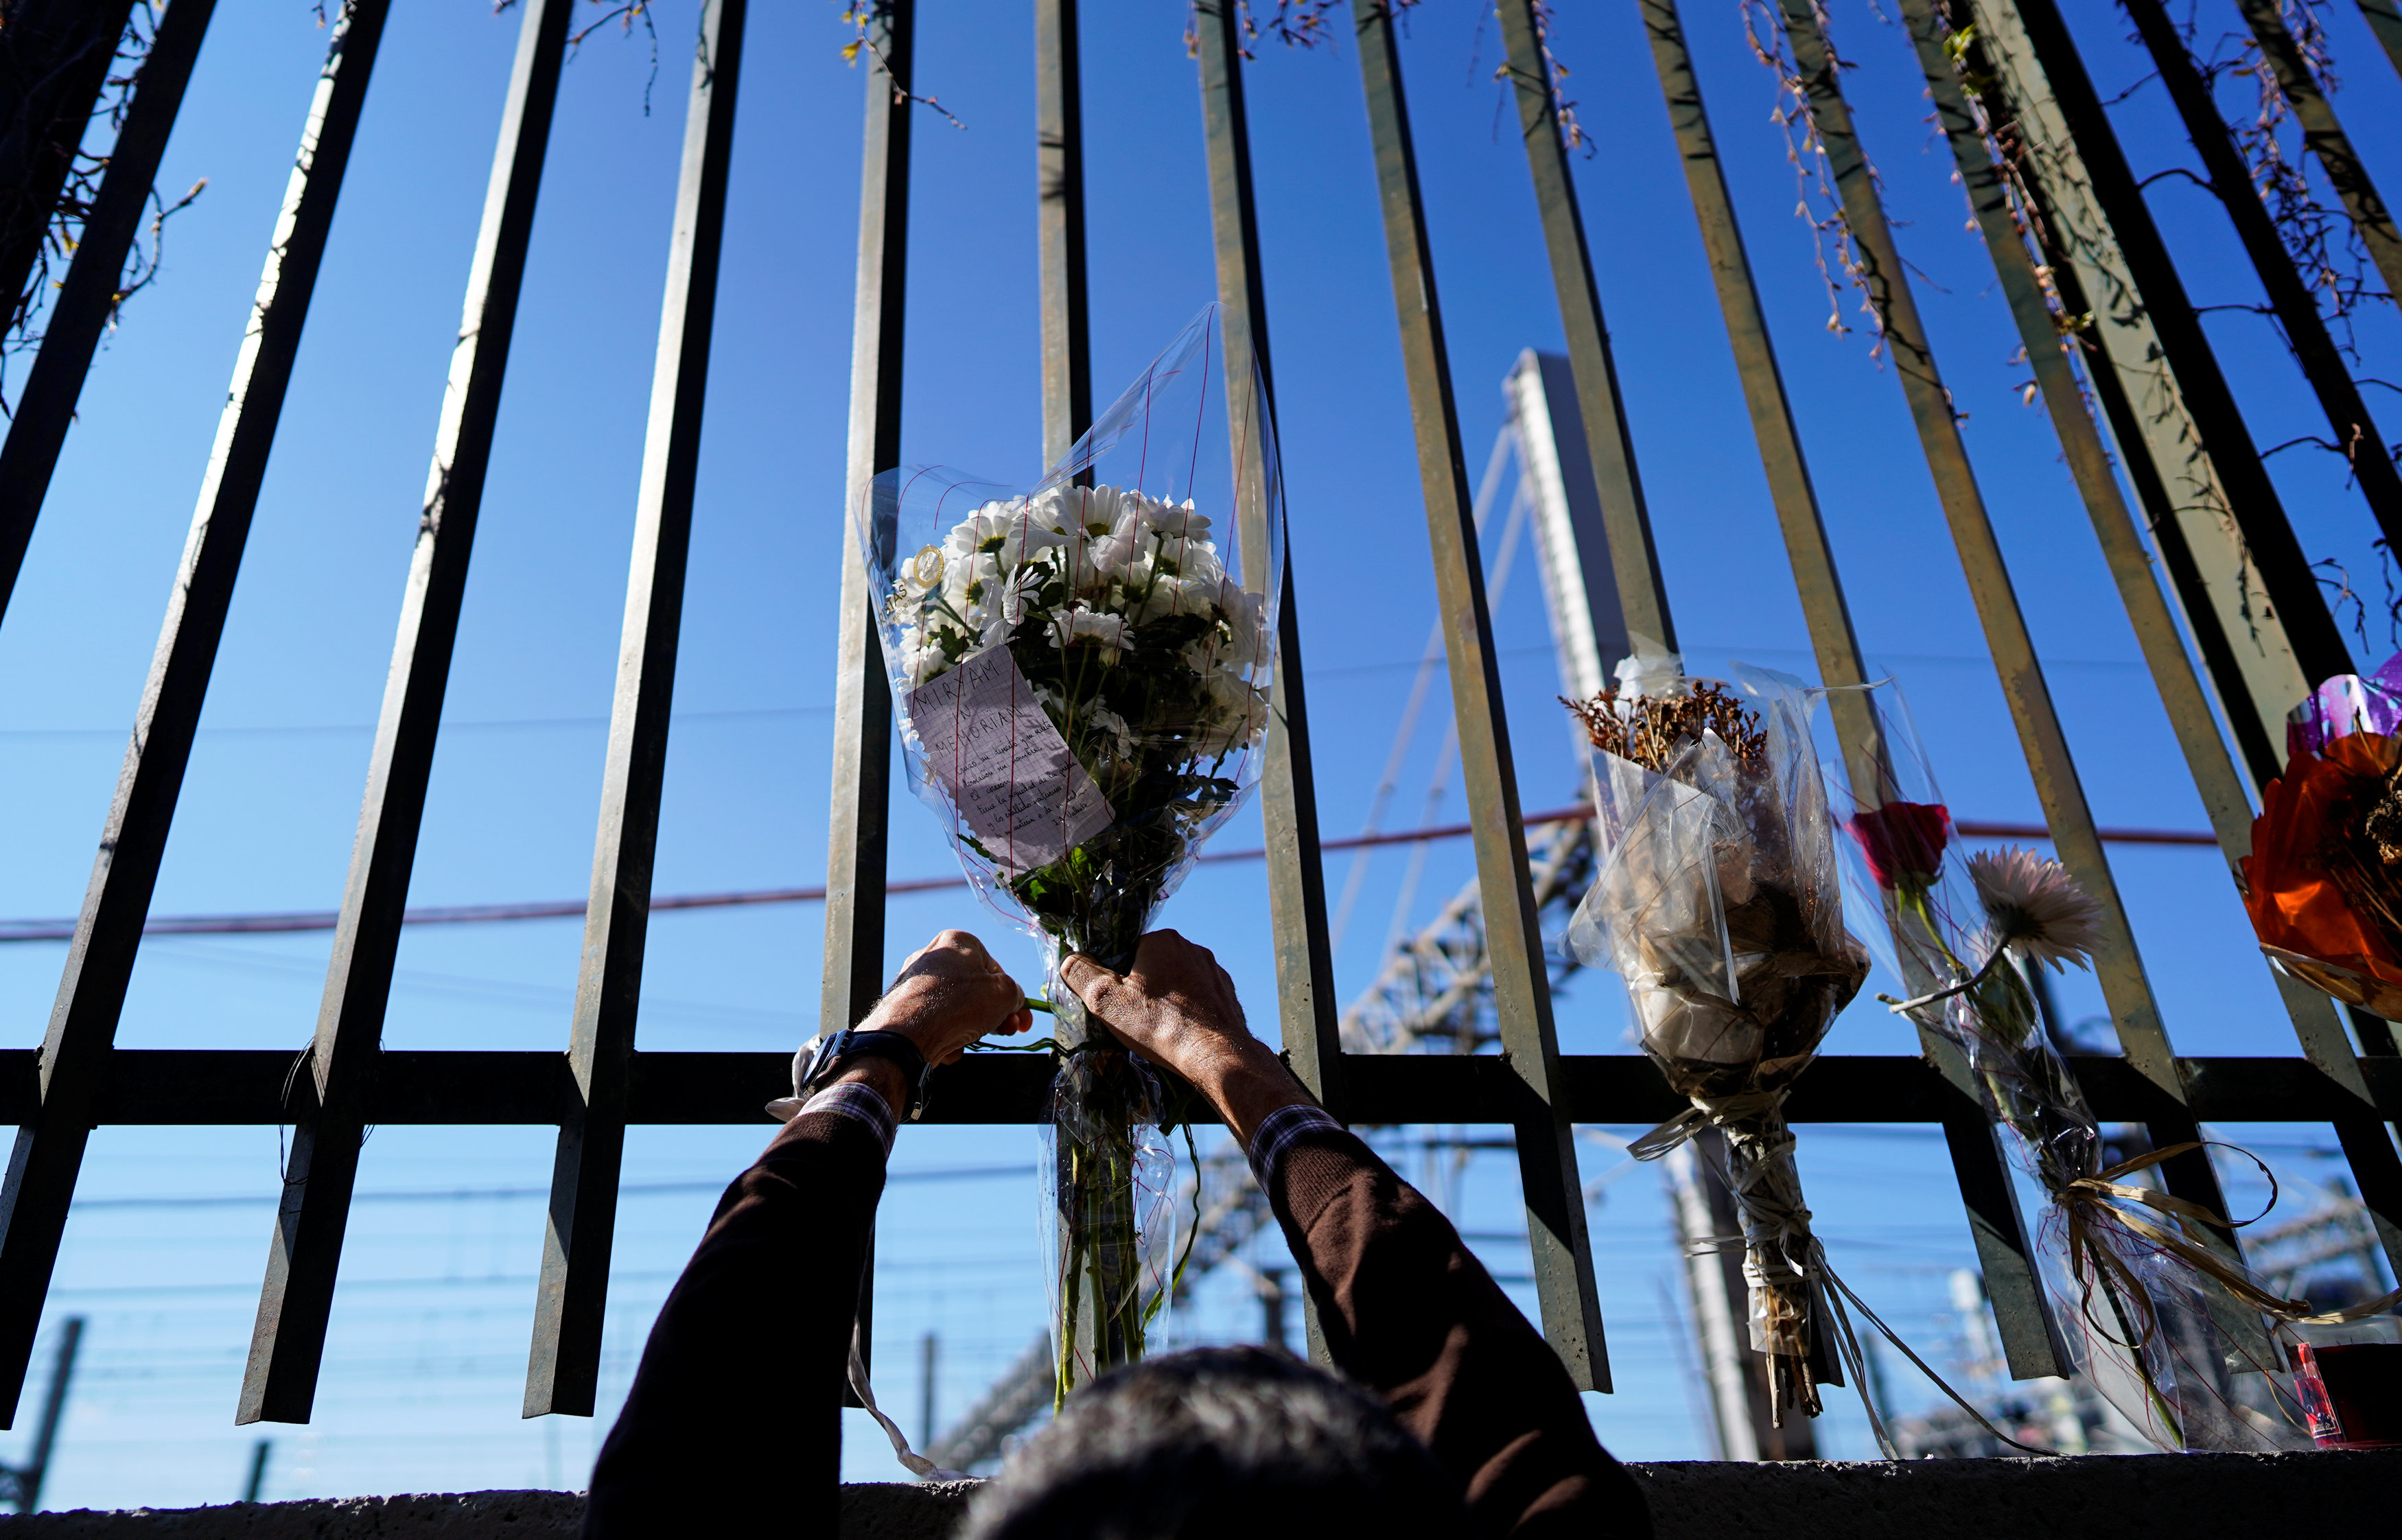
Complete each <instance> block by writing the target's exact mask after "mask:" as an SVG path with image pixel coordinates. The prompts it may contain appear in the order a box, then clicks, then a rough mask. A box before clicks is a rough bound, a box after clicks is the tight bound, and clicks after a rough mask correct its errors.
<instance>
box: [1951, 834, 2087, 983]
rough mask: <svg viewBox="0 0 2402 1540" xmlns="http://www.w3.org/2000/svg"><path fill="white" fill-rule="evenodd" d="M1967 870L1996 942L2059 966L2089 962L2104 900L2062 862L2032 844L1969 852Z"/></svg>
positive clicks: (2026, 956)
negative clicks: (2045, 855)
mask: <svg viewBox="0 0 2402 1540" xmlns="http://www.w3.org/2000/svg"><path fill="white" fill-rule="evenodd" d="M1968 875H1969V876H1970V877H1971V878H1972V879H1974V880H1975V882H1976V884H1977V897H1978V898H1979V899H1980V900H1981V901H1983V903H1984V906H1985V920H1986V924H1987V925H1988V926H1989V927H1990V928H1992V931H1993V935H1994V939H1995V942H1996V943H1997V944H1998V945H2001V946H2007V947H2009V948H2011V949H2012V950H2014V951H2016V952H2017V953H2018V954H2019V956H2022V957H2025V958H2027V959H2029V960H2031V961H2034V962H2048V963H2050V964H2051V966H2052V968H2053V969H2055V970H2057V969H2059V968H2060V966H2061V965H2062V964H2063V963H2075V964H2076V965H2077V966H2078V967H2079V968H2084V967H2086V966H2087V960H2086V959H2087V955H2088V954H2089V953H2091V952H2092V950H2093V949H2094V948H2095V947H2097V946H2100V945H2101V944H2102V906H2101V905H2100V904H2099V903H2097V902H2095V901H2093V899H2092V898H2091V896H2090V895H2089V894H2088V893H2087V892H2086V891H2085V889H2083V888H2081V887H2078V886H2077V880H2076V879H2075V878H2074V877H2071V876H2070V875H2069V874H2068V868H2067V867H2065V866H2063V865H2062V864H2061V863H2060V862H2058V861H2056V860H2050V859H2044V858H2042V857H2039V856H2037V855H2036V854H2035V853H2034V852H2033V851H2029V850H2004V851H2000V852H1998V853H1988V852H1980V853H1978V854H1977V855H1974V856H1971V857H1969V858H1968Z"/></svg>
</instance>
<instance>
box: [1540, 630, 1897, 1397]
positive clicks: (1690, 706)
mask: <svg viewBox="0 0 2402 1540" xmlns="http://www.w3.org/2000/svg"><path fill="white" fill-rule="evenodd" d="M1619 677H1620V680H1621V684H1620V686H1619V687H1617V688H1614V689H1610V690H1605V691H1603V692H1602V693H1601V694H1599V695H1597V696H1595V697H1594V698H1593V699H1591V700H1588V701H1582V702H1567V703H1565V704H1567V706H1568V707H1569V708H1570V709H1571V710H1572V711H1574V712H1575V713H1576V715H1577V717H1578V719H1579V720H1580V721H1581V722H1582V723H1583V725H1584V728H1585V733H1586V736H1587V738H1588V739H1589V741H1590V742H1591V744H1592V747H1593V756H1592V760H1593V775H1594V809H1595V813H1596V816H1597V817H1596V826H1597V827H1596V835H1597V844H1598V851H1597V858H1598V869H1597V872H1596V874H1595V876H1594V882H1593V886H1592V887H1591V888H1589V889H1588V890H1587V892H1586V894H1585V897H1584V900H1583V901H1582V902H1581V903H1580V904H1579V905H1578V908H1577V914H1576V916H1575V919H1574V920H1573V921H1572V922H1571V924H1570V927H1569V931H1568V944H1569V946H1570V947H1571V949H1573V950H1574V951H1575V953H1576V955H1577V956H1579V957H1581V958H1582V959H1583V960H1584V961H1586V962H1588V963H1592V964H1594V965H1596V966H1599V967H1604V968H1608V969H1613V970H1615V971H1616V972H1618V973H1619V974H1620V975H1621V976H1622V977H1623V978H1624V979H1625V981H1626V984H1627V989H1628V992H1629V995H1630V996H1631V997H1632V1000H1633V1005H1634V1012H1635V1018H1636V1028H1637V1030H1638V1032H1639V1033H1640V1036H1641V1041H1642V1045H1643V1050H1644V1052H1646V1053H1648V1054H1649V1055H1650V1057H1651V1059H1652V1062H1654V1063H1655V1064H1657V1065H1659V1066H1660V1068H1661V1070H1662V1072H1663V1074H1665V1075H1666V1077H1667V1079H1668V1083H1669V1084H1670V1085H1671V1086H1672V1087H1674V1088H1675V1089H1676V1091H1677V1093H1680V1094H1682V1095H1684V1096H1685V1097H1687V1098H1688V1099H1690V1100H1691V1103H1692V1107H1691V1109H1690V1110H1688V1111H1687V1112H1685V1113H1683V1114H1681V1115H1680V1116H1678V1117H1677V1119H1675V1120H1672V1121H1670V1122H1668V1123H1665V1124H1663V1125H1662V1126H1661V1127H1660V1128H1658V1129H1655V1130H1653V1131H1652V1132H1651V1133H1650V1134H1647V1135H1645V1137H1644V1138H1642V1139H1641V1140H1638V1141H1637V1142H1636V1145H1635V1147H1634V1153H1635V1154H1636V1156H1637V1157H1638V1158H1641V1159H1653V1158H1656V1157H1658V1156H1660V1155H1663V1154H1665V1153H1667V1151H1668V1150H1670V1149H1672V1148H1675V1147H1676V1146H1677V1144H1679V1143H1681V1142H1683V1141H1684V1140H1685V1139H1687V1138H1690V1137H1691V1135H1692V1134H1695V1133H1697V1132H1699V1131H1700V1130H1702V1129H1703V1128H1705V1127H1717V1128H1719V1129H1720V1130H1722V1131H1723V1133H1724V1134H1725V1137H1726V1147H1727V1163H1728V1169H1727V1170H1726V1171H1724V1172H1722V1173H1720V1175H1721V1176H1723V1177H1724V1178H1725V1179H1726V1180H1727V1183H1728V1186H1729V1188H1730V1189H1731V1190H1732V1193H1733V1195H1734V1199H1735V1203H1736V1207H1737V1210H1738V1212H1739V1214H1740V1215H1741V1217H1742V1222H1743V1229H1744V1235H1743V1242H1744V1262H1743V1271H1744V1278H1745V1281H1746V1284H1747V1285H1748V1286H1749V1294H1750V1318H1751V1342H1752V1346H1753V1347H1754V1348H1755V1349H1757V1350H1758V1351H1760V1352H1761V1353H1763V1354H1767V1360H1768V1367H1769V1387H1770V1397H1771V1409H1772V1414H1773V1416H1774V1420H1775V1421H1776V1422H1777V1423H1778V1424H1779V1425H1781V1424H1782V1423H1783V1421H1784V1417H1785V1414H1786V1413H1787V1412H1788V1410H1791V1409H1800V1410H1802V1412H1804V1413H1806V1414H1808V1415H1810V1416H1814V1417H1815V1416H1816V1415H1817V1413H1818V1411H1819V1400H1818V1394H1817V1389H1816V1386H1817V1384H1818V1383H1820V1382H1834V1383H1840V1382H1841V1378H1840V1375H1839V1374H1838V1372H1837V1371H1836V1369H1835V1368H1834V1365H1833V1362H1832V1357H1833V1355H1832V1354H1828V1353H1825V1352H1823V1351H1820V1344H1819V1342H1818V1341H1817V1327H1816V1322H1817V1321H1818V1318H1819V1316H1820V1315H1821V1313H1822V1295H1823V1277H1822V1268H1823V1263H1822V1262H1821V1260H1820V1258H1819V1254H1818V1246H1817V1243H1816V1241H1815V1239H1814V1238H1813V1236H1812V1235H1811V1232H1810V1211H1809V1208H1808V1206H1807V1205H1806V1204H1805V1203H1803V1201H1802V1180H1801V1175H1800V1173H1799V1171H1798V1170H1797V1169H1796V1167H1795V1165H1794V1162H1793V1135H1792V1133H1791V1131H1790V1130H1789V1129H1788V1127H1787V1126H1786V1123H1785V1119H1784V1114H1783V1110H1782V1109H1783V1106H1784V1101H1785V1097H1786V1093H1788V1091H1789V1090H1790V1088H1791V1087H1792V1084H1793V1082H1794V1080H1795V1079H1797V1078H1798V1077H1799V1076H1800V1075H1801V1073H1802V1070H1803V1069H1804V1068H1806V1067H1807V1066H1809V1064H1810V1062H1811V1060H1812V1059H1813V1058H1814V1057H1815V1055H1816V1052H1817V1048H1818V1044H1819V1042H1820V1040H1821V1039H1822V1038H1825V1036H1826V1033H1827V1029H1828V1027H1829V1025H1830V1024H1832V1023H1833V1021H1834V1018H1835V1014H1836V1012H1838V1011H1841V1010H1842V1009H1843V1006H1844V1005H1845V1004H1847V1003H1849V1001H1850V1000H1851V998H1852V997H1853V996H1854V995H1855V994H1857V992H1858V990H1859V986H1860V983H1861V981H1862V980H1863V979H1864V978H1865V977H1866V976H1867V973H1868V967H1869V962H1868V956H1867V954H1866V953H1865V952H1863V951H1862V950H1861V949H1860V947H1859V945H1858V944H1857V942H1854V941H1853V940H1852V939H1851V938H1850V937H1849V936H1848V935H1846V934H1845V933H1844V930H1843V901H1842V896H1841V889H1840V879H1839V877H1838V873H1837V868H1836V861H1835V855H1834V849H1833V845H1834V839H1833V833H1832V826H1831V824H1830V822H1829V818H1828V814H1827V805H1826V800H1825V793H1824V788H1823V785H1822V783H1821V782H1820V779H1819V776H1818V772H1817V768H1816V766H1815V763H1813V757H1812V753H1811V747H1810V736H1809V729H1808V710H1809V695H1808V692H1807V691H1806V690H1805V689H1804V688H1803V687H1802V685H1801V684H1800V683H1799V681H1788V680H1784V679H1782V678H1781V677H1778V676H1772V675H1766V674H1760V675H1758V676H1756V677H1754V678H1752V679H1748V680H1746V691H1747V692H1748V693H1749V694H1751V695H1752V696H1753V698H1754V700H1755V701H1757V703H1758V704H1757V705H1753V704H1747V703H1746V702H1745V701H1744V700H1742V699H1740V698H1738V697H1737V696H1736V695H1735V694H1733V693H1732V691H1730V690H1729V689H1728V688H1727V687H1726V686H1725V685H1723V684H1720V683H1718V682H1716V681H1707V680H1690V679H1687V678H1685V677H1684V676H1683V674H1682V673H1681V671H1680V670H1679V669H1678V668H1677V665H1676V663H1675V661H1674V660H1673V659H1671V658H1667V657H1664V656H1663V655H1658V654H1650V655H1639V656H1638V657H1637V658H1636V659H1630V660H1628V662H1627V663H1625V664H1622V665H1621V666H1620V667H1619Z"/></svg>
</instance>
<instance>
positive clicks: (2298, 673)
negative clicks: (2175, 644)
mask: <svg viewBox="0 0 2402 1540" xmlns="http://www.w3.org/2000/svg"><path fill="white" fill-rule="evenodd" d="M1972 3H1973V5H1974V7H1975V13H1976V17H1977V31H1978V34H1979V39H1980V42H1981V47H1982V48H1985V49H1986V50H1987V52H1988V57H1990V58H1991V59H1992V60H1993V62H1995V66H1996V72H1995V89H1999V90H2000V91H2001V92H2003V93H2004V94H2005V96H2006V97H2007V99H2008V103H2009V108H2010V111H2011V114H2012V117H2013V118H2014V119H2015V121H2016V123H2017V125H2018V130H2017V135H2016V137H2017V146H2016V147H2015V148H2014V153H2015V154H2017V155H2019V156H2021V157H2022V160H2023V163H2024V164H2025V165H2026V166H2027V167H2028V169H2029V170H2030V171H2031V172H2033V176H2032V177H2031V178H2030V179H2029V180H2028V181H2027V182H2026V183H2025V184H2024V186H2025V187H2026V189H2027V190H2028V191H2029V192H2030V194H2031V195H2033V196H2034V197H2035V198H2036V199H2038V200H2040V203H2041V205H2042V206H2041V207H2038V208H2037V209H2036V211H2035V212H2036V215H2037V219H2038V223H2039V225H2040V227H2041V228H2042V230H2043V232H2044V234H2043V239H2044V241H2045V248H2046V254H2047V256H2048V258H2049V262H2050V267H2051V268H2052V273H2053V282H2055V283H2057V284H2058V285H2059V286H2060V291H2061V297H2062V301H2063V304H2064V308H2065V309H2067V310H2068V311H2069V312H2070V313H2072V314H2077V315H2091V316H2092V317H2094V318H2095V320H2094V323H2092V324H2091V326H2090V327H2089V328H2088V334H2087V335H2088V336H2089V337H2090V338H2091V341H2092V342H2093V344H2094V345H2095V346H2096V347H2098V351H2099V352H2100V354H2101V359H2102V362H2101V364H2100V365H2099V366H2096V367H2093V368H2091V370H2090V371H2089V378H2090V379H2091V383H2092V384H2093V387H2094V393H2095V394H2096V395H2097V396H2098V397H2099V398H2100V400H2101V403H2102V406H2103V408H2104V411H2105V416H2106V417H2107V418H2108V420H2109V422H2110V424H2111V428H2112V431H2113V433H2114V434H2115V436H2116V437H2117V438H2118V440H2119V449H2120V455H2121V461H2122V463H2124V464H2125V466H2126V467H2127V470H2128V474H2129V479H2130V480H2132V481H2133V483H2134V484H2135V488H2136V491H2137V493H2138V495H2139V496H2141V497H2142V498H2143V500H2144V502H2145V506H2146V510H2147V512H2148V513H2149V514H2150V516H2151V521H2150V522H2151V528H2152V530H2153V538H2154V540H2155V542H2156V543H2157V544H2158V547H2159V550H2160V564H2161V566H2162V568H2163V569H2164V570H2165V571H2167V572H2168V574H2169V576H2170V578H2171V581H2172V586H2173V588H2174V591H2175V592H2176V594H2177V596H2178V598H2179V600H2180V603H2181V604H2182V607H2183V609H2184V611H2185V616H2186V622H2187V625H2188V628H2189V629H2190V630H2191V632H2192V634H2193V638H2194V641H2195V647H2196V651H2198V652H2199V653H2201V654H2202V662H2203V665H2204V667H2206V669H2207V670H2208V672H2209V674H2210V677H2211V680H2212V681H2213V682H2214V683H2215V684H2216V687H2217V694H2218V699H2219V708H2220V710H2221V712H2222V713H2223V714H2224V715H2225V717H2226V719H2227V722H2228V725H2229V731H2230V733H2231V734H2232V736H2234V739H2235V742H2236V746H2237V748H2238V749H2239V750H2240V753H2239V759H2240V762H2241V763H2242V764H2243V768H2244V770H2245V772H2246V774H2247V776H2248V777H2249V778H2250V780H2251V782H2252V785H2253V787H2254V788H2255V789H2256V790H2257V789H2258V788H2259V787H2261V786H2264V785H2266V784H2267V783H2268V782H2269V781H2270V780H2271V779H2273V778H2275V777H2277V776H2278V775H2279V774H2280V773H2281V772H2282V770H2283V769H2284V766H2285V748H2284V746H2285V731H2284V725H2285V712H2286V710H2287V708H2290V707H2291V706H2293V704H2294V703H2295V702H2297V701H2298V700H2300V699H2301V698H2302V696H2303V695H2304V694H2307V693H2308V692H2309V690H2310V689H2311V688H2312V687H2313V686H2315V685H2316V684H2317V683H2318V682H2319V681H2322V680H2324V679H2326V677H2327V676H2328V675H2330V674H2340V673H2344V672H2347V671H2349V670H2350V669H2351V667H2352V658H2351V654H2350V653H2349V650H2348V649H2347V648H2346V647H2345V645H2344V640H2343V636H2342V633H2341V632H2340V631H2339V630H2338V629H2337V627H2336V624H2335V621H2334V618H2333V617H2332V616H2331V615H2330V614H2329V613H2328V612H2327V608H2326V605H2325V604H2324V603H2323V602H2322V601H2321V600H2320V598H2319V594H2318V584H2317V581H2316V578H2315V576H2314V575H2313V573H2312V571H2311V568H2310V563H2309V561H2308V559H2307V558H2306V557H2304V556H2303V554H2302V550H2301V545H2300V543H2299V542H2298V541H2297V540H2296V539H2295V538H2294V531H2293V529H2292V527H2291V526H2290V525H2289V524H2288V523H2287V522H2286V520H2285V510H2284V507H2283V505H2282V504H2281V503H2280V502H2278V500H2277V493H2276V488H2275V487H2274V486H2273V485H2272V484H2271V481H2270V478H2269V474H2268V471H2267V468H2266V467H2265V466H2264V465H2263V464H2262V463H2261V461H2260V458H2259V456H2258V454H2257V452H2256V451H2255V449H2254V447H2253V443H2252V438H2251V434H2250V433H2249V432H2248V430H2246V428H2245V427H2244V424H2243V414H2242V413H2241V412H2240V411H2239V410H2238V409H2237V408H2236V406H2235V400H2234V397H2233V395H2232V394H2231V393H2230V392H2229V390H2228V387H2227V381H2226V378H2225V377H2224V376H2223V375H2222V374H2221V373H2220V372H2219V368H2218V363H2217V359H2216V355H2215V354H2214V353H2213V352H2212V351H2211V347H2210V343H2209V340H2208V338H2207V337H2204V336H2203V335H2202V327H2201V324H2200V323H2199V321H2198V320H2197V319H2196V317H2195V315H2194V311H2193V308H2192V306H2191V304H2190V303H2189V302H2188V299H2187V297H2186V294H2185V289H2184V286H2183V284H2182V283H2181V282H2180V281H2179V280H2178V278H2177V274H2176V268H2175V267H2174V264H2173V263H2171V261H2170V260H2169V254H2168V248H2167V246H2166V244H2165V243H2164V242H2163V241H2161V239H2160V230H2159V228H2158V227H2156V226H2155V225H2154V224H2153V222H2152V217H2151V213H2150V210H2149V209H2148V208H2147V206H2146V204H2145V202H2144V198H2143V191H2142V188H2141V187H2140V186H2138V185H2137V183H2136V181H2135V179H2134V175H2133V172H2131V171H2129V169H2128V167H2127V161H2126V157H2125V156H2124V154H2123V153H2122V152H2121V151H2120V149H2119V141H2118V136H2117V134H2116V133H2115V132H2114V131H2112V129H2111V126H2110V120H2109V117H2108V115H2107V114H2106V113H2105V111H2104V110H2103V107H2102V103H2101V100H2100V98H2099V97H2098V96H2097V95H2096V94H2095V92H2094V89H2093V84H2092V81H2091V79H2090V78H2089V77H2088V76H2086V73H2085V65H2084V62H2083V60H2082V59H2081V58H2080V57H2079V56H2078V52H2077V47H2076V43H2075V40H2074V39H2073V38H2071V37H2070V36H2069V34H2068V31H2067V28H2066V27H2065V25H2064V24H2063V22H2062V21H2061V18H2060V13H2059V11H2058V10H2057V9H2056V8H2055V7H2053V5H2052V3H2051V0H1972ZM2097 300H2098V301H2099V303H2096V301H2097ZM2346 1014H2347V1015H2348V1016H2349V1018H2350V1020H2351V1022H2352V1026H2353V1032H2354V1036H2355V1037H2357V1038H2358V1039H2359V1041H2360V1043H2361V1045H2362V1047H2363V1048H2364V1049H2365V1050H2366V1051H2367V1052H2372V1053H2393V1052H2395V1037H2394V1032H2393V1028H2392V1027H2391V1025H2390V1024H2388V1023H2386V1022H2384V1021H2383V1020H2382V1019H2381V1018H2378V1017H2375V1016H2372V1015H2370V1014H2368V1013H2367V1012H2366V1011H2360V1010H2358V1009H2356V1008H2355V1009H2353V1010H2350V1011H2347V1012H2346ZM2386 1105H2387V1106H2388V1107H2390V1106H2391V1103H2390V1102H2388V1103H2387V1104H2386Z"/></svg>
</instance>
